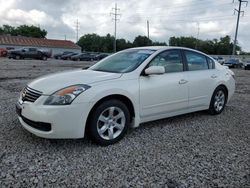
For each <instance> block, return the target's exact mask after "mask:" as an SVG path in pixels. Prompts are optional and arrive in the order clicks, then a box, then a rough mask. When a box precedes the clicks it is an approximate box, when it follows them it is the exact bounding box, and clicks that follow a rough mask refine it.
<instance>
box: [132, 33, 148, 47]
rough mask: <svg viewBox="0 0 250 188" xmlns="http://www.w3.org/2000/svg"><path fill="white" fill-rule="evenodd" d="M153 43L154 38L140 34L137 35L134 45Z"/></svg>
mask: <svg viewBox="0 0 250 188" xmlns="http://www.w3.org/2000/svg"><path fill="white" fill-rule="evenodd" d="M152 43H153V42H152V40H150V39H149V38H148V37H146V36H141V35H139V36H137V37H135V40H134V42H133V46H134V47H140V46H151V45H152Z"/></svg>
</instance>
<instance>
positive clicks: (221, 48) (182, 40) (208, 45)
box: [169, 35, 241, 55]
mask: <svg viewBox="0 0 250 188" xmlns="http://www.w3.org/2000/svg"><path fill="white" fill-rule="evenodd" d="M169 45H170V46H182V47H188V48H193V49H197V50H200V51H202V52H204V53H207V54H213V55H231V54H232V51H233V43H232V42H231V38H230V36H228V35H227V36H225V37H221V38H220V39H219V40H218V39H213V40H199V39H196V38H194V37H170V39H169ZM236 49H237V50H238V51H241V48H240V47H239V46H237V47H236Z"/></svg>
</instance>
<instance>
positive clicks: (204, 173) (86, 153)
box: [0, 58, 250, 188]
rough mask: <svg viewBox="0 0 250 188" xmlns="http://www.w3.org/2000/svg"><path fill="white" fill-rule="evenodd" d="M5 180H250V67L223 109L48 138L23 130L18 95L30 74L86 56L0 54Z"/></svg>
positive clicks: (0, 154)
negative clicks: (108, 140) (117, 134)
mask: <svg viewBox="0 0 250 188" xmlns="http://www.w3.org/2000/svg"><path fill="white" fill-rule="evenodd" d="M0 65H1V66H0V102H1V103H0V149H1V150H0V187H181V188H185V187H250V119H249V114H250V71H245V70H236V69H235V70H234V72H235V73H236V76H237V78H236V79H237V87H236V93H235V95H234V97H233V98H232V100H231V101H230V102H229V103H228V105H227V107H226V108H225V110H224V112H223V113H222V114H221V115H218V116H210V115H208V114H207V113H206V112H197V113H191V114H187V115H182V116H178V117H173V118H168V119H163V120H159V121H154V122H150V123H146V124H143V125H141V126H140V127H139V128H136V129H133V130H130V131H129V132H128V134H127V135H126V136H125V138H124V139H123V140H121V141H120V142H119V143H117V144H115V145H111V146H108V147H100V146H97V145H95V144H93V143H92V142H91V141H90V140H88V139H87V138H85V139H78V140H48V139H42V138H39V137H36V136H34V135H32V134H30V133H29V132H27V131H25V130H24V129H23V128H22V127H21V125H20V123H19V122H18V120H17V116H16V114H15V103H16V101H17V96H18V93H19V91H20V90H21V88H22V87H23V86H24V85H25V84H26V83H27V82H28V81H30V80H31V79H33V78H35V77H37V76H40V75H44V74H47V73H51V72H58V71H62V70H65V69H73V68H80V67H83V66H86V65H88V63H87V62H70V61H59V60H57V61H56V60H48V61H46V62H44V61H38V60H37V61H34V60H25V61H24V60H19V61H16V60H8V59H3V58H2V59H0Z"/></svg>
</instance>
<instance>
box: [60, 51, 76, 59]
mask: <svg viewBox="0 0 250 188" xmlns="http://www.w3.org/2000/svg"><path fill="white" fill-rule="evenodd" d="M77 54H79V53H76V52H72V53H68V54H65V55H62V56H61V59H63V60H70V59H71V57H72V56H74V55H77Z"/></svg>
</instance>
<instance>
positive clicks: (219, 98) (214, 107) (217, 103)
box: [209, 86, 227, 115]
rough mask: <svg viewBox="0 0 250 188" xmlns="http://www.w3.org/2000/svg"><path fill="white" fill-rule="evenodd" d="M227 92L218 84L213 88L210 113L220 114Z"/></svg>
mask: <svg viewBox="0 0 250 188" xmlns="http://www.w3.org/2000/svg"><path fill="white" fill-rule="evenodd" d="M226 101H227V93H226V90H225V88H224V87H222V86H219V87H217V88H216V89H215V91H214V93H213V96H212V99H211V102H210V106H209V113H210V114H212V115H216V114H220V113H221V112H222V111H223V110H224V108H225V105H226Z"/></svg>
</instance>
